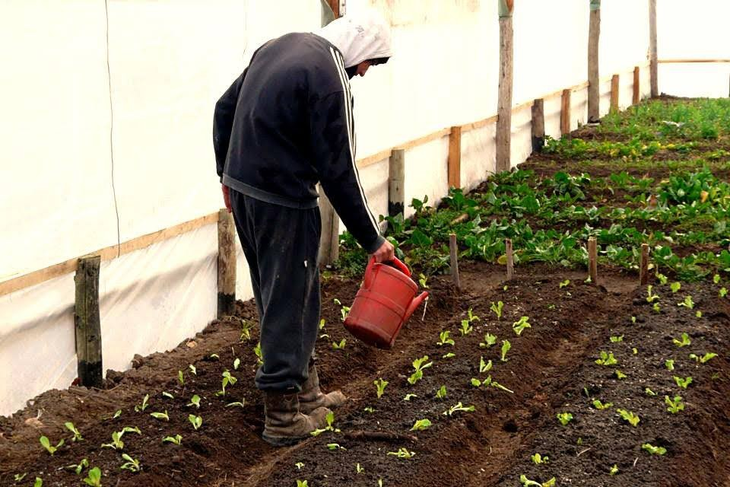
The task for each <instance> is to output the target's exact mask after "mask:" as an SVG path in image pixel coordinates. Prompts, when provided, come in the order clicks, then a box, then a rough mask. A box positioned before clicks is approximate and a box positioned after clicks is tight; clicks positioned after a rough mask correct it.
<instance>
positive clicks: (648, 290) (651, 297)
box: [646, 285, 659, 304]
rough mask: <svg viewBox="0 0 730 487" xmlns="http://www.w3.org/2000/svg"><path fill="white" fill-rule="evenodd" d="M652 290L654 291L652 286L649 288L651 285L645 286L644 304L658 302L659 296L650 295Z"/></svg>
mask: <svg viewBox="0 0 730 487" xmlns="http://www.w3.org/2000/svg"><path fill="white" fill-rule="evenodd" d="M653 289H654V286H651V285H649V286H647V288H646V302H647V303H650V304H651V303H653V302H654V301H658V300H659V295H658V294H653V293H652V290H653Z"/></svg>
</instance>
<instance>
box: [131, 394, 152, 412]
mask: <svg viewBox="0 0 730 487" xmlns="http://www.w3.org/2000/svg"><path fill="white" fill-rule="evenodd" d="M149 400H150V395H149V394H145V395H144V398H142V404H135V406H134V410H135V411H137V412H140V411H144V410H145V409H147V406H149V405H150V404H149Z"/></svg>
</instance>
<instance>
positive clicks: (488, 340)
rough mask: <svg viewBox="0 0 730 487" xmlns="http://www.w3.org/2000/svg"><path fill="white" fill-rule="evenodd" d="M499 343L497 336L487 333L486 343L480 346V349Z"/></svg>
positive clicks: (485, 336)
mask: <svg viewBox="0 0 730 487" xmlns="http://www.w3.org/2000/svg"><path fill="white" fill-rule="evenodd" d="M495 343H497V335H492V334H491V333H486V334H485V335H484V342H482V343H480V344H479V348H488V347H491V346H492V345H494V344H495Z"/></svg>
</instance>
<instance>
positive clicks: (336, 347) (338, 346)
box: [332, 338, 347, 350]
mask: <svg viewBox="0 0 730 487" xmlns="http://www.w3.org/2000/svg"><path fill="white" fill-rule="evenodd" d="M345 345H347V339H346V338H343V339H342V340H340V343H337V342H332V349H333V350H343V349H344V348H345Z"/></svg>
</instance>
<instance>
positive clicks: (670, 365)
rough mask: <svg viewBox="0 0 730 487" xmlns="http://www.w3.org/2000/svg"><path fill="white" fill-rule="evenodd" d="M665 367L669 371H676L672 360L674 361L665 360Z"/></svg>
mask: <svg viewBox="0 0 730 487" xmlns="http://www.w3.org/2000/svg"><path fill="white" fill-rule="evenodd" d="M664 367H666V369H667V370H674V360H672V359H667V360H665V361H664Z"/></svg>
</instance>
